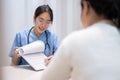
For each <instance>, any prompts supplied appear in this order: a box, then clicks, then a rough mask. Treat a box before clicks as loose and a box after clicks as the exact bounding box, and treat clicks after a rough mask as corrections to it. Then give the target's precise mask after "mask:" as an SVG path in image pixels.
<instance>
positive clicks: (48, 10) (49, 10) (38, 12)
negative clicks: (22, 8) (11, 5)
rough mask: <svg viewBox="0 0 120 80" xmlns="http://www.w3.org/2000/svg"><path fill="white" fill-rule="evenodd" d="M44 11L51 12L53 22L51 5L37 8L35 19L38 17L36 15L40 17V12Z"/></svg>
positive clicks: (51, 16)
mask: <svg viewBox="0 0 120 80" xmlns="http://www.w3.org/2000/svg"><path fill="white" fill-rule="evenodd" d="M44 12H48V13H49V15H50V18H51V22H53V11H52V9H51V8H50V6H49V5H41V6H38V7H37V9H36V10H35V13H34V19H36V17H38V16H39V15H40V14H42V13H44Z"/></svg>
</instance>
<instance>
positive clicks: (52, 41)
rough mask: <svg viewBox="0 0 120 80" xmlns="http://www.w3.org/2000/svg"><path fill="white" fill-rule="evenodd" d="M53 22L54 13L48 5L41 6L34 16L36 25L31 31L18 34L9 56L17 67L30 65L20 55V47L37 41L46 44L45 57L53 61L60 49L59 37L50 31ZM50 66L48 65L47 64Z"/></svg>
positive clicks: (27, 30)
mask: <svg viewBox="0 0 120 80" xmlns="http://www.w3.org/2000/svg"><path fill="white" fill-rule="evenodd" d="M52 22H53V12H52V9H51V8H50V7H49V6H48V5H41V6H39V7H38V8H37V9H36V11H35V14H34V23H35V25H34V26H33V27H32V28H31V29H26V30H23V31H21V32H18V33H17V34H16V37H15V39H14V42H13V45H12V48H11V51H10V54H9V56H10V57H12V62H13V64H15V65H26V64H28V63H27V62H26V61H25V60H24V59H23V58H22V57H21V55H20V54H19V53H18V49H17V48H18V47H21V46H24V45H26V44H29V43H31V42H34V41H36V40H42V41H43V42H44V43H45V55H46V56H48V58H49V57H50V58H49V59H51V58H52V57H51V56H52V55H53V54H54V52H55V51H56V50H57V48H58V44H59V41H58V38H57V36H56V35H55V34H54V33H52V32H51V31H50V30H48V27H49V26H50V24H51V23H52ZM47 64H48V63H47Z"/></svg>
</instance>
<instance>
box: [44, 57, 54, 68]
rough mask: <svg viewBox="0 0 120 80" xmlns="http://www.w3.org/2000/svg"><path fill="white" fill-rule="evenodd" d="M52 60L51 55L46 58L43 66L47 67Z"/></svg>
mask: <svg viewBox="0 0 120 80" xmlns="http://www.w3.org/2000/svg"><path fill="white" fill-rule="evenodd" d="M52 58H53V55H52V56H49V57H47V58H46V59H45V65H46V66H48V64H49V63H50V62H51V60H52Z"/></svg>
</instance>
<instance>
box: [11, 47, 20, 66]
mask: <svg viewBox="0 0 120 80" xmlns="http://www.w3.org/2000/svg"><path fill="white" fill-rule="evenodd" d="M20 57H21V54H20V53H19V49H18V48H15V49H14V54H13V57H12V63H13V65H18V64H19V62H20Z"/></svg>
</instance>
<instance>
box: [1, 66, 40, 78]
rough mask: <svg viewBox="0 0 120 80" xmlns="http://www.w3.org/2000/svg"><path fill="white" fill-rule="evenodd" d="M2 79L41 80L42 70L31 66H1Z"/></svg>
mask: <svg viewBox="0 0 120 80" xmlns="http://www.w3.org/2000/svg"><path fill="white" fill-rule="evenodd" d="M1 71H2V80H39V78H40V75H41V73H42V71H34V70H33V69H32V68H31V67H30V66H5V67H2V68H1Z"/></svg>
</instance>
